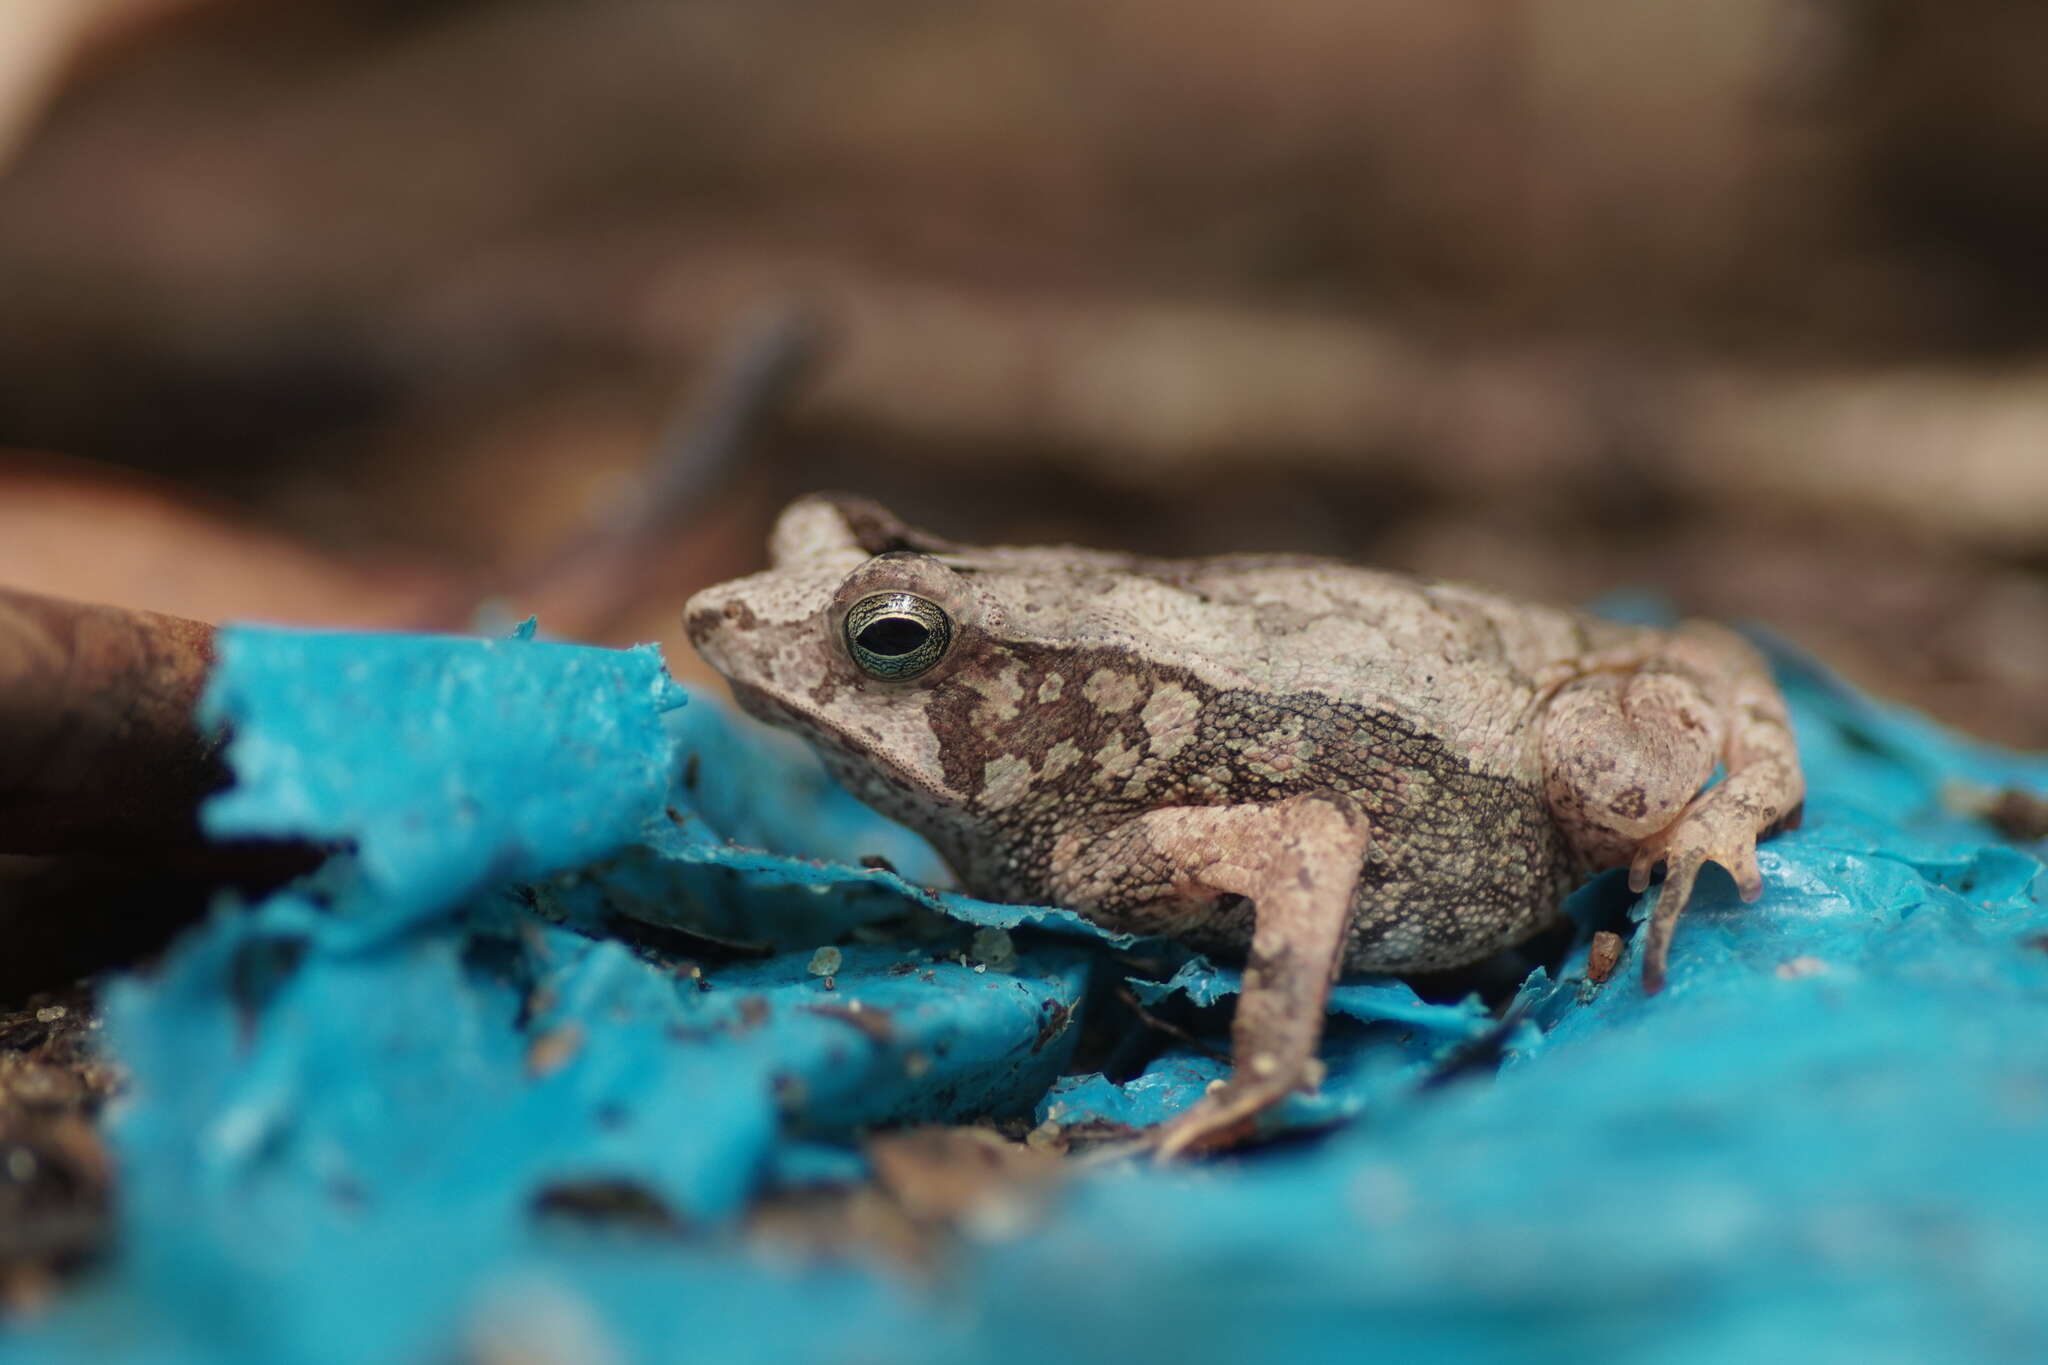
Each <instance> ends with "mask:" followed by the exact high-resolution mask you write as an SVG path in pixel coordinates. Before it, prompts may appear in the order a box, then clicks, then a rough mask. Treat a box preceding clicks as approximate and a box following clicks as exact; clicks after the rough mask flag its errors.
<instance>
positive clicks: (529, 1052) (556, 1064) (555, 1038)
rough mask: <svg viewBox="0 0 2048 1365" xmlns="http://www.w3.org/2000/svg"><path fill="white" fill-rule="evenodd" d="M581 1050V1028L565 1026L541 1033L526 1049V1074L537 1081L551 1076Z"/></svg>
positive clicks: (577, 1025) (571, 1025)
mask: <svg viewBox="0 0 2048 1365" xmlns="http://www.w3.org/2000/svg"><path fill="white" fill-rule="evenodd" d="M582 1050H583V1026H582V1025H581V1024H565V1025H563V1026H562V1027H561V1028H558V1029H556V1030H554V1031H553V1032H551V1033H543V1034H542V1035H541V1036H540V1037H538V1038H536V1039H534V1040H533V1042H532V1044H531V1045H530V1046H529V1047H528V1048H527V1049H526V1074H527V1075H529V1076H531V1077H533V1078H534V1079H535V1080H539V1079H540V1078H541V1077H543V1076H552V1075H554V1074H555V1073H556V1072H557V1071H560V1070H561V1069H562V1068H563V1067H565V1066H567V1065H568V1064H569V1063H570V1062H571V1061H573V1060H575V1057H576V1054H577V1053H578V1052H581V1051H582Z"/></svg>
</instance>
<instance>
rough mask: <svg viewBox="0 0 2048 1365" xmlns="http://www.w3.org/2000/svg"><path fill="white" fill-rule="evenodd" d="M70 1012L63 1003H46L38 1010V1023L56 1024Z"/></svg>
mask: <svg viewBox="0 0 2048 1365" xmlns="http://www.w3.org/2000/svg"><path fill="white" fill-rule="evenodd" d="M68 1013H70V1011H68V1010H66V1009H65V1008H64V1007H63V1006H62V1005H45V1006H43V1007H42V1008H41V1009H39V1010H37V1011H36V1022H37V1023H38V1024H54V1023H56V1022H57V1021H58V1020H59V1019H62V1018H63V1017H64V1016H65V1015H66V1014H68Z"/></svg>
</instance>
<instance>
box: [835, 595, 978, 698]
mask: <svg viewBox="0 0 2048 1365" xmlns="http://www.w3.org/2000/svg"><path fill="white" fill-rule="evenodd" d="M952 643H953V620H952V618H951V617H949V616H947V615H946V610H945V608H944V607H941V606H940V605H939V604H938V603H936V602H933V601H931V600H930V599H928V598H923V597H919V596H918V595H917V594H916V593H909V592H878V593H874V594H871V595H870V596H867V597H863V598H861V599H860V601H858V602H855V603H854V604H853V606H852V607H851V608H849V609H848V610H847V613H846V652H847V653H849V654H851V655H852V656H853V661H854V663H855V664H857V665H859V667H860V670H861V672H863V673H866V674H867V675H868V676H870V677H874V678H881V679H883V680H884V681H887V682H900V681H902V680H903V679H905V678H914V677H916V676H917V675H918V674H920V673H922V672H924V671H925V670H927V669H929V668H930V667H931V666H932V665H933V664H935V663H937V662H938V661H939V660H940V659H943V658H944V657H945V656H946V648H947V646H949V645H951V644H952Z"/></svg>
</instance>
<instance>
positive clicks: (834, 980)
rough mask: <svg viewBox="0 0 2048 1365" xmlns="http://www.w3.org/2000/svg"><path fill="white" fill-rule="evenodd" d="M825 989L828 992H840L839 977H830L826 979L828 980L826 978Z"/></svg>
mask: <svg viewBox="0 0 2048 1365" xmlns="http://www.w3.org/2000/svg"><path fill="white" fill-rule="evenodd" d="M825 989H826V990H828V991H836V990H838V989H839V978H838V977H836V976H828V977H826V978H825Z"/></svg>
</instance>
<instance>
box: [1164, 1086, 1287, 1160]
mask: <svg viewBox="0 0 2048 1365" xmlns="http://www.w3.org/2000/svg"><path fill="white" fill-rule="evenodd" d="M1317 1069H1318V1070H1320V1068H1317ZM1312 1085H1313V1081H1312V1079H1311V1078H1309V1077H1304V1076H1288V1077H1284V1078H1283V1077H1278V1076H1274V1077H1252V1078H1250V1079H1249V1080H1246V1081H1243V1082H1240V1081H1238V1080H1237V1079H1235V1078H1232V1079H1231V1080H1229V1081H1225V1082H1222V1083H1220V1084H1218V1085H1216V1086H1215V1087H1214V1088H1213V1089H1211V1090H1210V1091H1209V1093H1208V1094H1206V1095H1204V1096H1203V1097H1202V1098H1201V1099H1200V1100H1198V1101H1197V1102H1196V1103H1195V1105H1194V1106H1193V1107H1192V1108H1190V1109H1187V1110H1184V1111H1183V1112H1182V1113H1180V1114H1179V1115H1177V1116H1176V1117H1175V1118H1174V1119H1173V1121H1172V1122H1170V1123H1167V1124H1164V1125H1162V1126H1161V1127H1159V1128H1156V1129H1154V1130H1153V1135H1154V1136H1153V1153H1154V1155H1155V1156H1156V1157H1157V1158H1158V1159H1159V1160H1160V1161H1172V1160H1174V1159H1175V1158H1177V1157H1182V1156H1192V1155H1196V1154H1198V1153H1202V1152H1216V1151H1222V1150H1224V1149H1225V1148H1229V1147H1235V1146H1237V1145H1238V1144H1239V1143H1241V1142H1243V1141H1245V1140H1246V1139H1247V1138H1249V1137H1251V1136H1252V1135H1253V1134H1254V1133H1255V1132H1256V1131H1257V1129H1258V1121H1259V1115H1261V1114H1263V1113H1265V1112H1266V1111H1267V1110H1269V1109H1271V1108H1273V1107H1274V1106H1275V1105H1277V1104H1279V1103H1280V1102H1281V1101H1282V1100H1284V1099H1286V1098H1287V1096H1288V1095H1289V1094H1291V1093H1292V1092H1294V1091H1295V1090H1298V1089H1306V1088H1310V1087H1311V1086H1312Z"/></svg>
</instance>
